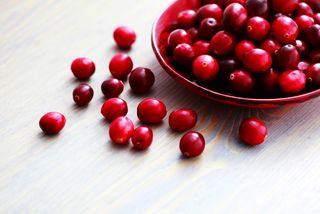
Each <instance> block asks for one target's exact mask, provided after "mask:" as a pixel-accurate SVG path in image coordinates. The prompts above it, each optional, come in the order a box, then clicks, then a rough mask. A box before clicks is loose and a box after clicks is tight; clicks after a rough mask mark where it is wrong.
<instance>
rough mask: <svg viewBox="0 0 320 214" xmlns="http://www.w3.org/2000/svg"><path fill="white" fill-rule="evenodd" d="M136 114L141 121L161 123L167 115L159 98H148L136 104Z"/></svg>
mask: <svg viewBox="0 0 320 214" xmlns="http://www.w3.org/2000/svg"><path fill="white" fill-rule="evenodd" d="M137 115H138V118H139V120H141V122H143V123H147V124H156V123H161V121H162V120H163V118H164V117H165V116H166V115H167V108H166V106H165V104H164V103H163V102H162V101H161V100H158V99H155V98H148V99H145V100H143V101H142V102H141V103H140V104H139V105H138V109H137Z"/></svg>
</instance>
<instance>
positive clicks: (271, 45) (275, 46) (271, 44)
mask: <svg viewBox="0 0 320 214" xmlns="http://www.w3.org/2000/svg"><path fill="white" fill-rule="evenodd" d="M259 48H260V49H263V50H265V51H267V52H268V53H269V54H270V55H273V54H275V53H276V52H277V51H278V50H279V49H280V48H281V45H280V44H279V43H278V42H277V41H276V40H274V39H266V40H264V41H263V42H262V43H261V44H260V46H259Z"/></svg>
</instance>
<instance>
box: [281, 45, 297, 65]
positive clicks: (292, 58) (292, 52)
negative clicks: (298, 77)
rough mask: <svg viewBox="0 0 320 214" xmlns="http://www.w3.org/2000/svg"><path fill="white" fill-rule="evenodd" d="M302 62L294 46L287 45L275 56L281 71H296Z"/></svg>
mask: <svg viewBox="0 0 320 214" xmlns="http://www.w3.org/2000/svg"><path fill="white" fill-rule="evenodd" d="M299 62H300V54H299V52H298V50H297V48H296V47H295V46H293V45H285V46H283V47H282V48H280V49H279V50H278V51H277V53H276V56H275V64H276V65H277V67H279V68H280V69H281V70H294V69H297V66H298V64H299Z"/></svg>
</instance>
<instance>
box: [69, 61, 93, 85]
mask: <svg viewBox="0 0 320 214" xmlns="http://www.w3.org/2000/svg"><path fill="white" fill-rule="evenodd" d="M95 70H96V66H95V64H94V62H93V61H92V60H90V59H88V58H77V59H75V60H74V61H73V62H72V64H71V71H72V73H73V75H74V76H75V77H76V78H78V79H79V80H87V79H89V78H90V77H91V76H92V75H93V74H94V72H95Z"/></svg>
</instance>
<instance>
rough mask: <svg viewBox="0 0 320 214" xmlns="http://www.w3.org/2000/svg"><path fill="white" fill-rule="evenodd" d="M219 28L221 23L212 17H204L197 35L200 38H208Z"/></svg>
mask: <svg viewBox="0 0 320 214" xmlns="http://www.w3.org/2000/svg"><path fill="white" fill-rule="evenodd" d="M220 29H221V25H220V24H219V23H218V22H217V20H215V19H214V18H206V19H204V20H203V21H202V22H201V24H200V26H199V31H198V35H199V37H200V38H201V39H204V40H210V39H211V38H212V36H214V35H215V34H216V33H217V32H218V31H219V30H220Z"/></svg>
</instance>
